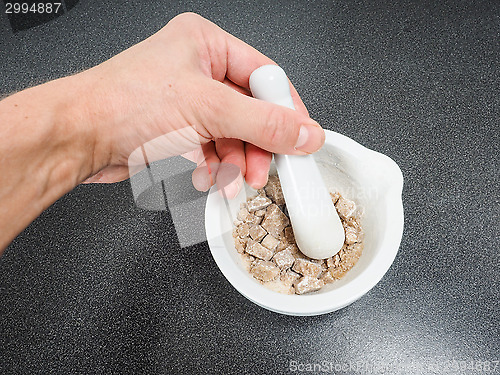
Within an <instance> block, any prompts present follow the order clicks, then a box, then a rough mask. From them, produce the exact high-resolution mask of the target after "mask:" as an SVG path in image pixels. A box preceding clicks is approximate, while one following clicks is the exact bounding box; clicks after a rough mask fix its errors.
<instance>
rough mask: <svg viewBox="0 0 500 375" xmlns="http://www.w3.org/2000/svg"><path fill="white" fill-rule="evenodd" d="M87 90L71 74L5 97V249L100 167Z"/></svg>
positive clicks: (1, 132) (1, 177)
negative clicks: (84, 103)
mask: <svg viewBox="0 0 500 375" xmlns="http://www.w3.org/2000/svg"><path fill="white" fill-rule="evenodd" d="M84 91H85V90H84V88H83V87H82V86H81V85H80V84H79V81H78V80H75V79H74V78H73V77H68V78H64V79H60V80H56V81H52V82H49V83H46V84H44V85H40V86H37V87H34V88H31V89H28V90H25V91H22V92H19V93H17V94H15V95H12V96H10V97H8V98H6V99H4V100H3V101H1V102H0V254H1V253H2V252H3V249H4V248H5V247H6V246H7V245H8V244H9V243H10V242H11V241H12V240H13V239H14V238H15V237H16V236H17V235H18V234H19V233H20V232H21V231H22V230H23V229H24V228H25V227H26V226H28V225H29V223H30V222H31V221H33V220H34V219H35V218H36V217H38V216H39V215H40V213H41V212H42V211H43V210H44V209H46V208H47V207H49V206H50V205H51V204H52V203H53V202H55V201H56V200H57V199H58V198H60V197H61V196H62V195H64V194H65V193H67V192H68V191H70V190H71V189H72V188H74V187H75V186H76V185H78V184H79V183H80V182H81V181H83V180H84V179H85V178H86V177H88V176H90V175H91V174H92V172H93V171H94V170H96V169H98V168H99V166H97V165H95V160H94V152H95V139H96V138H95V130H94V128H93V126H92V124H91V122H90V121H88V116H86V114H85V113H84V110H82V108H84V106H82V93H84ZM83 99H84V97H83Z"/></svg>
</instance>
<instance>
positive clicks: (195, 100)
mask: <svg viewBox="0 0 500 375" xmlns="http://www.w3.org/2000/svg"><path fill="white" fill-rule="evenodd" d="M266 64H273V61H271V60H270V59H269V58H267V57H266V56H264V55H263V54H261V53H260V52H258V51H257V50H255V49H254V48H252V47H250V46H249V45H247V44H245V43H244V42H242V41H241V40H239V39H237V38H235V37H234V36H232V35H230V34H228V33H227V32H225V31H224V30H222V29H220V28H219V27H218V26H216V25H215V24H213V23H211V22H210V21H207V20H205V19H204V18H202V17H201V16H198V15H196V14H192V13H186V14H181V15H179V16H177V17H175V18H174V19H172V20H171V21H170V22H169V23H168V24H167V25H166V26H165V27H164V28H163V29H161V30H160V31H158V32H157V33H156V34H154V35H153V36H151V37H149V38H148V39H146V40H144V41H143V42H141V43H139V44H137V45H135V46H133V47H131V48H129V49H128V50H126V51H124V52H122V53H120V54H118V55H116V56H114V57H113V58H111V59H110V60H108V61H106V62H104V63H102V64H100V65H98V66H96V67H94V68H92V69H89V70H87V71H84V72H82V73H79V74H76V75H73V76H69V77H65V78H61V79H58V80H55V81H51V82H47V83H45V84H42V85H39V86H36V87H33V88H30V89H27V90H24V91H21V92H19V93H16V94H14V95H12V96H10V97H7V98H6V99H4V100H2V101H0V176H1V177H0V254H1V253H2V252H3V250H4V249H5V248H6V247H7V245H8V244H9V243H10V242H11V241H12V240H13V239H14V238H15V237H16V236H17V235H18V234H19V233H20V232H21V231H22V230H23V229H24V228H25V227H26V226H28V225H29V224H30V223H31V221H33V220H34V219H35V218H36V217H38V216H39V215H40V213H41V212H42V211H43V210H45V209H46V208H47V207H49V206H50V205H51V204H52V203H53V202H55V201H56V200H57V199H58V198H60V197H61V196H62V195H64V194H65V193H67V192H68V191H70V190H71V189H73V188H74V187H75V186H77V185H78V184H80V183H82V182H86V183H112V182H117V181H121V180H124V179H126V178H128V177H129V175H130V173H133V172H134V170H133V162H132V163H130V162H131V161H133V158H132V156H131V155H133V153H134V151H135V150H138V149H139V150H140V148H141V146H143V145H144V144H145V143H147V142H149V141H152V140H155V139H159V140H160V142H159V143H158V144H157V146H158V147H157V148H156V149H155V153H154V159H161V158H166V157H169V156H173V155H183V156H184V157H186V158H188V159H190V160H192V161H194V162H196V163H197V165H198V167H197V169H196V170H195V171H194V172H193V185H194V186H195V187H196V188H197V189H198V190H202V191H206V190H208V189H209V188H210V186H211V185H213V184H214V183H215V182H217V179H218V178H219V180H220V179H221V175H222V174H223V173H224V172H223V168H218V167H217V166H219V165H228V164H232V165H235V166H237V167H238V168H239V170H240V176H239V177H238V178H236V179H234V182H232V183H231V184H230V185H229V186H226V187H225V189H226V193H227V195H228V196H234V195H235V194H236V193H237V191H238V190H239V189H240V188H241V185H242V180H243V178H244V179H245V180H246V182H247V183H248V184H249V185H250V186H252V187H255V188H260V187H262V186H264V185H265V183H266V182H267V175H268V171H269V165H270V162H271V157H272V153H273V152H275V153H282V154H292V155H303V154H309V153H313V152H315V151H317V150H318V149H319V148H321V146H322V145H323V143H324V139H325V135H324V131H323V129H322V128H321V127H320V126H319V125H318V124H317V123H316V122H315V121H314V120H312V119H311V118H309V115H308V112H307V110H306V108H305V106H304V104H303V103H302V101H301V99H300V98H299V96H298V94H297V92H296V90H295V89H294V88H293V86H292V85H290V88H291V92H292V97H293V100H294V104H295V108H296V109H297V110H296V111H293V110H290V109H287V108H284V107H280V106H277V105H274V104H270V103H265V102H262V101H259V100H256V99H254V98H252V97H251V96H250V91H249V86H248V80H249V77H250V74H251V73H252V72H253V71H254V70H255V69H257V68H258V67H260V66H262V65H266ZM129 158H130V159H129ZM149 161H150V162H151V161H152V160H149ZM130 165H132V166H131V167H130V168H129V166H130ZM207 165H208V167H207Z"/></svg>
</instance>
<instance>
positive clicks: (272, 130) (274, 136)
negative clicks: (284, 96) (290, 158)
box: [264, 108, 290, 147]
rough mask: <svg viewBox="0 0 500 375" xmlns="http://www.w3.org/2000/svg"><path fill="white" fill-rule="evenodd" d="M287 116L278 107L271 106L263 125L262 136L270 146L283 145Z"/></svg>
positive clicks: (285, 135)
mask: <svg viewBox="0 0 500 375" xmlns="http://www.w3.org/2000/svg"><path fill="white" fill-rule="evenodd" d="M289 125H290V124H289V118H288V116H287V114H286V112H284V111H282V110H281V109H280V108H273V109H272V110H271V111H270V112H269V113H268V114H267V119H266V125H265V127H264V136H265V138H266V139H267V140H268V142H269V144H270V145H271V146H272V147H276V146H278V145H283V142H286V141H287V135H288V133H289V132H288V130H289V129H288V128H289Z"/></svg>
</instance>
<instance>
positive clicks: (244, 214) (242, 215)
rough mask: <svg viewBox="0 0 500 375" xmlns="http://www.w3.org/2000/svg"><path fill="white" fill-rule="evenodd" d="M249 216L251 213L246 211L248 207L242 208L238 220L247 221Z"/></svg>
mask: <svg viewBox="0 0 500 375" xmlns="http://www.w3.org/2000/svg"><path fill="white" fill-rule="evenodd" d="M248 215H249V212H248V210H247V209H246V207H241V208H240V210H239V211H238V215H237V218H238V220H240V221H245V220H246V219H247V216H248Z"/></svg>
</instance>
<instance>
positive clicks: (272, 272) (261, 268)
mask: <svg viewBox="0 0 500 375" xmlns="http://www.w3.org/2000/svg"><path fill="white" fill-rule="evenodd" d="M250 273H251V274H252V275H253V277H255V278H256V279H258V280H261V281H271V280H274V279H276V278H277V277H278V275H279V274H280V270H279V268H278V267H276V265H275V264H274V263H273V262H269V261H266V260H260V259H258V260H256V261H255V262H253V263H252V265H251V266H250Z"/></svg>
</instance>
